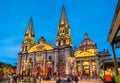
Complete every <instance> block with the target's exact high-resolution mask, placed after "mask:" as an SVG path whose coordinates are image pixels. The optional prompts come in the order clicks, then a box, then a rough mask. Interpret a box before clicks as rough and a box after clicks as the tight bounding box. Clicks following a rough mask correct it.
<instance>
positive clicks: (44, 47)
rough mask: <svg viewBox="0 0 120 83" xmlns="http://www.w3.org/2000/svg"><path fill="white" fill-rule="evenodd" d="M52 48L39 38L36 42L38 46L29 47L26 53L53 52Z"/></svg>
mask: <svg viewBox="0 0 120 83" xmlns="http://www.w3.org/2000/svg"><path fill="white" fill-rule="evenodd" d="M53 49H54V46H53V45H52V44H50V43H48V42H46V41H45V39H44V37H41V38H40V39H39V41H38V44H36V45H34V46H33V47H31V48H30V49H29V50H28V52H38V51H45V50H53Z"/></svg>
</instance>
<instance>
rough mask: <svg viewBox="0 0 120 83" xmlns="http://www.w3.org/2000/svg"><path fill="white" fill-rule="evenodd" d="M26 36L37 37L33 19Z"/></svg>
mask: <svg viewBox="0 0 120 83" xmlns="http://www.w3.org/2000/svg"><path fill="white" fill-rule="evenodd" d="M25 36H31V37H35V34H34V30H33V21H32V17H31V18H30V21H29V25H28V28H27V30H26V32H25Z"/></svg>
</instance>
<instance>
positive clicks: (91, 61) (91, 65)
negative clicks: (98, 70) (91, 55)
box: [89, 59, 92, 77]
mask: <svg viewBox="0 0 120 83" xmlns="http://www.w3.org/2000/svg"><path fill="white" fill-rule="evenodd" d="M89 63H90V66H89V67H90V77H91V75H92V61H91V59H90V60H89Z"/></svg>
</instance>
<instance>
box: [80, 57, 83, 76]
mask: <svg viewBox="0 0 120 83" xmlns="http://www.w3.org/2000/svg"><path fill="white" fill-rule="evenodd" d="M80 68H81V71H80V73H81V75H83V64H82V60H81V59H80Z"/></svg>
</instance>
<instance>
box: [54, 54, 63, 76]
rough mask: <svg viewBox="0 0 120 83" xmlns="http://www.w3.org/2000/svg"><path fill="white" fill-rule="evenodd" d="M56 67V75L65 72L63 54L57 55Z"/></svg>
mask: <svg viewBox="0 0 120 83" xmlns="http://www.w3.org/2000/svg"><path fill="white" fill-rule="evenodd" d="M56 66H57V69H58V76H59V75H61V74H62V75H64V74H65V59H64V56H62V55H60V56H58V62H57V65H56Z"/></svg>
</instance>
